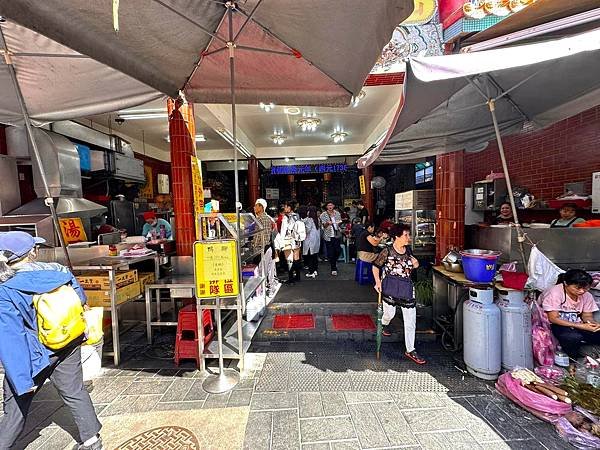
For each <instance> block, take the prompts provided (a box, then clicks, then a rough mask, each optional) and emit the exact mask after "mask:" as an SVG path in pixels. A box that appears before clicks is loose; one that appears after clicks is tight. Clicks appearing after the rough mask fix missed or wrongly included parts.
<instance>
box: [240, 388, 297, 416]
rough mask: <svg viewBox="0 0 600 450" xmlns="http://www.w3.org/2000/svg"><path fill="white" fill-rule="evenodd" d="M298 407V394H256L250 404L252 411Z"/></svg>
mask: <svg viewBox="0 0 600 450" xmlns="http://www.w3.org/2000/svg"><path fill="white" fill-rule="evenodd" d="M297 407H298V394H297V393H296V392H291V393H288V392H268V393H267V392H255V393H254V395H253V396H252V402H251V403H250V409H251V410H252V411H259V410H271V409H290V408H297Z"/></svg>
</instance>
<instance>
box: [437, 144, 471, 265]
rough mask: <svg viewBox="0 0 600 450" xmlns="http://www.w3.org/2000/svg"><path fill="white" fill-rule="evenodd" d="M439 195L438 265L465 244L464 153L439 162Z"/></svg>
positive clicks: (449, 155)
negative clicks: (448, 254)
mask: <svg viewBox="0 0 600 450" xmlns="http://www.w3.org/2000/svg"><path fill="white" fill-rule="evenodd" d="M435 191H436V208H437V236H436V262H437V263H439V262H440V261H441V259H442V258H443V257H444V256H446V254H447V253H448V251H450V250H452V249H457V248H461V249H462V248H463V246H464V244H465V176H464V152H462V151H460V152H454V153H446V154H444V155H441V156H438V157H437V158H436V169H435Z"/></svg>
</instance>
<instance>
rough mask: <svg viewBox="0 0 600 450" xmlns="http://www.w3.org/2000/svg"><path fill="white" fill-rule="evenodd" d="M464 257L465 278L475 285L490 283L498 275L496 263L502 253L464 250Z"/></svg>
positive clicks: (462, 254)
mask: <svg viewBox="0 0 600 450" xmlns="http://www.w3.org/2000/svg"><path fill="white" fill-rule="evenodd" d="M460 254H461V256H462V264H463V270H464V272H465V277H466V279H467V280H469V281H473V282H475V283H490V282H491V281H492V280H493V279H494V276H495V275H496V263H497V261H498V258H499V257H500V255H501V254H502V252H495V251H492V250H480V249H472V250H464V251H462V252H460Z"/></svg>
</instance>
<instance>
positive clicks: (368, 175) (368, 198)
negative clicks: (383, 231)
mask: <svg viewBox="0 0 600 450" xmlns="http://www.w3.org/2000/svg"><path fill="white" fill-rule="evenodd" d="M362 175H363V176H364V177H365V192H366V193H365V194H363V195H361V198H362V201H363V203H364V204H365V207H366V208H367V211H369V220H370V221H371V222H372V221H373V220H375V201H374V199H373V189H371V180H372V179H373V166H372V165H370V166H367V167H365V168H364V169H362Z"/></svg>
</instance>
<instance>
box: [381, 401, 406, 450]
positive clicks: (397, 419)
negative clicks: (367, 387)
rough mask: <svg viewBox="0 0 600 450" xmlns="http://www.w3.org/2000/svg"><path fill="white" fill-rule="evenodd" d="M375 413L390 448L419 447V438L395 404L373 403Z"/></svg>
mask: <svg viewBox="0 0 600 450" xmlns="http://www.w3.org/2000/svg"><path fill="white" fill-rule="evenodd" d="M371 408H372V409H373V412H374V413H375V415H376V416H377V419H378V420H379V423H380V424H381V426H382V427H383V431H384V432H385V434H386V436H387V438H388V440H389V441H390V446H392V447H393V446H407V445H413V444H414V445H418V441H417V438H416V437H415V436H414V434H413V433H412V432H411V430H410V426H409V425H408V422H407V421H406V419H405V418H404V416H403V415H402V412H401V411H400V410H399V409H398V406H397V405H395V404H394V403H373V404H371Z"/></svg>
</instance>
